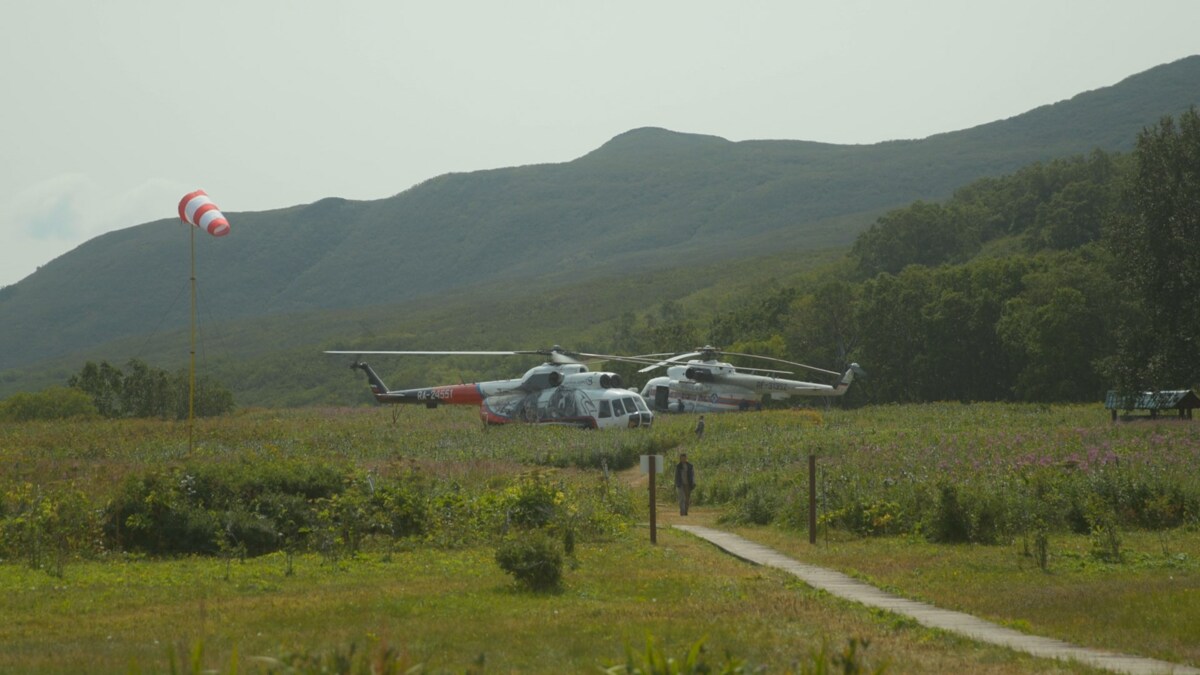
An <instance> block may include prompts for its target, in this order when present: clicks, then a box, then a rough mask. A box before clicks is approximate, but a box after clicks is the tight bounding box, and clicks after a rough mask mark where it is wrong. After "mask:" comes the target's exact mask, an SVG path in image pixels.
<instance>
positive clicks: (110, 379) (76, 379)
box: [67, 361, 125, 418]
mask: <svg viewBox="0 0 1200 675" xmlns="http://www.w3.org/2000/svg"><path fill="white" fill-rule="evenodd" d="M67 386H69V387H74V388H77V389H79V390H80V391H82V392H83V393H85V394H87V395H88V396H90V397H92V403H93V404H95V406H96V411H97V412H98V413H100V416H101V417H109V418H113V417H123V416H124V415H125V406H124V387H125V375H124V373H122V372H121V369H120V368H116V367H114V366H112V365H110V364H109V363H108V361H101V362H100V365H96V364H95V363H93V362H91V361H88V362H87V363H86V364H84V366H83V369H82V370H80V371H79V373H78V374H76V375H72V376H71V378H70V379H69V380H67Z"/></svg>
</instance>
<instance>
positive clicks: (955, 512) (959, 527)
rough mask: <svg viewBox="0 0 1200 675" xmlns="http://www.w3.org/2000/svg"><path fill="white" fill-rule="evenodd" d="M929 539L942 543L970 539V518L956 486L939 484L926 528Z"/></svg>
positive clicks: (960, 541)
mask: <svg viewBox="0 0 1200 675" xmlns="http://www.w3.org/2000/svg"><path fill="white" fill-rule="evenodd" d="M927 532H928V537H929V540H930V541H935V542H939V543H943V544H951V543H962V542H966V541H970V538H971V518H970V516H969V515H968V513H967V511H966V509H965V508H964V507H963V504H962V503H961V501H960V500H959V497H958V488H957V487H955V486H954V485H951V484H949V483H945V484H943V485H941V487H940V492H939V494H938V502H937V508H936V509H935V510H934V513H933V515H932V517H931V519H930V523H929V529H928V530H927Z"/></svg>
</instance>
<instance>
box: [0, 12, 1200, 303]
mask: <svg viewBox="0 0 1200 675" xmlns="http://www.w3.org/2000/svg"><path fill="white" fill-rule="evenodd" d="M1197 26H1200V2H1197V1H1196V0H1128V1H1127V0H1092V1H1082V0H1081V1H1078V2H1073V1H1065V0H1006V1H1005V2H996V1H992V2H988V3H986V4H985V3H982V2H976V1H972V0H908V1H906V2H885V1H882V0H880V1H877V2H865V1H853V0H850V1H844V0H820V1H817V0H788V1H774V0H764V1H756V0H741V1H739V2H706V1H704V0H690V1H662V2H660V1H655V0H641V1H626V0H585V1H578V2H576V1H573V0H545V1H542V2H535V1H528V0H503V1H501V0H494V1H490V2H484V1H482V0H480V1H474V2H453V1H443V2H429V1H426V2H420V3H418V2H406V1H402V0H339V1H338V2H321V3H318V2H297V1H284V0H270V1H268V0H213V1H209V2H202V3H201V2H190V3H183V2H173V1H171V0H144V1H141V0H105V1H103V2H101V1H99V0H96V1H90V0H78V1H66V0H0V102H2V103H0V120H2V122H0V236H2V237H3V240H4V243H3V245H2V246H0V286H2V285H5V284H11V283H15V282H16V281H18V280H20V279H22V278H24V277H25V276H27V275H28V274H30V273H32V272H33V271H34V270H35V269H36V267H37V266H39V265H42V264H44V263H46V262H48V261H49V260H51V259H53V258H55V257H57V256H59V255H62V254H63V253H66V252H67V251H69V250H71V249H72V248H74V247H76V246H78V245H79V244H81V243H83V242H84V241H86V240H88V239H90V238H92V237H95V236H97V235H99V234H102V233H104V232H107V231H110V230H114V229H119V228H124V227H129V226H132V225H136V224H139V223H143V222H147V221H150V220H155V219H158V218H166V217H172V216H173V215H174V214H175V208H176V204H177V203H178V201H179V198H180V197H181V196H183V194H184V193H186V192H188V191H190V190H193V189H196V188H198V187H199V188H203V189H205V190H207V191H208V193H209V194H210V195H211V196H212V197H213V199H214V200H215V201H216V202H217V204H219V205H220V206H221V208H222V209H223V210H224V211H226V212H230V211H259V210H265V209H271V208H277V207H284V206H291V205H294V204H303V203H308V202H312V201H316V200H318V199H321V198H323V197H330V196H338V197H346V198H350V199H377V198H382V197H387V196H390V195H393V194H395V193H397V192H400V191H403V190H405V189H407V188H408V187H410V186H412V185H414V184H416V183H419V182H421V181H422V180H425V179H427V178H431V177H433V176H437V175H440V174H443V173H446V172H450V171H472V170H476V169H487V168H495V167H504V166H517V165H522V164H534V163H546V162H565V161H569V160H572V159H574V158H576V157H579V156H580V155H583V154H585V153H587V152H589V151H591V150H593V149H595V148H597V147H599V146H600V145H602V144H603V143H604V142H606V141H608V140H609V139H610V138H612V137H613V136H616V135H618V134H620V133H623V132H625V131H628V130H630V129H633V128H636V127H643V126H659V127H665V128H668V129H672V130H675V131H683V132H693V133H704V134H713V135H716V136H721V137H724V138H728V139H730V140H746V139H765V138H787V139H801V140H814V141H825V142H830V143H873V142H877V141H881V140H888V139H896V138H923V137H925V136H929V135H931V134H934V133H940V132H944V131H952V130H956V129H963V128H968V127H972V126H975V125H978V124H983V123H986V122H991V121H995V120H998V119H1003V118H1006V117H1011V116H1013V115H1017V114H1020V113H1022V112H1025V111H1027V110H1030V109H1032V108H1035V107H1037V106H1039V105H1044V104H1048V103H1054V102H1056V101H1060V100H1063V99H1066V98H1070V97H1071V96H1074V95H1075V94H1078V93H1080V92H1083V91H1087V90H1090V89H1096V88H1098V87H1104V86H1108V85H1111V84H1115V83H1116V82H1118V81H1120V80H1121V79H1123V78H1125V77H1128V76H1129V75H1133V74H1135V73H1138V72H1141V71H1144V70H1147V69H1149V68H1151V67H1153V66H1156V65H1160V64H1163V63H1168V62H1171V61H1175V60H1177V59H1180V58H1183V57H1185V56H1189V55H1191V54H1193V53H1200V33H1197ZM231 236H234V237H236V236H237V223H236V221H235V222H234V223H233V233H232V234H231Z"/></svg>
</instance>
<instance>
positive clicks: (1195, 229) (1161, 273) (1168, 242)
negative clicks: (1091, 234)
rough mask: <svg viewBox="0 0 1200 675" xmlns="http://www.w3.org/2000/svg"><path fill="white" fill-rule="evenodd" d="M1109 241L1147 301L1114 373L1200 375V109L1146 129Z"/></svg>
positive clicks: (1126, 377)
mask: <svg viewBox="0 0 1200 675" xmlns="http://www.w3.org/2000/svg"><path fill="white" fill-rule="evenodd" d="M1134 162H1135V165H1136V166H1135V169H1134V175H1133V178H1132V179H1131V180H1130V183H1129V185H1128V187H1127V189H1126V190H1125V192H1124V195H1123V203H1122V206H1123V209H1122V212H1121V213H1119V214H1118V215H1117V216H1116V217H1115V218H1114V219H1113V220H1112V222H1111V225H1110V227H1109V228H1108V230H1107V237H1106V242H1107V245H1108V248H1109V250H1110V251H1111V252H1112V254H1113V256H1114V257H1115V259H1116V262H1117V270H1118V274H1119V275H1120V278H1121V280H1122V281H1124V282H1125V284H1126V288H1127V292H1128V293H1129V294H1131V295H1132V296H1133V297H1134V299H1135V300H1136V302H1137V304H1138V305H1139V306H1140V308H1141V314H1142V316H1141V317H1138V318H1137V319H1135V320H1133V321H1127V322H1125V323H1124V324H1123V325H1122V326H1121V328H1120V335H1119V347H1120V354H1119V355H1118V358H1117V359H1116V360H1115V365H1114V367H1113V369H1112V374H1113V376H1114V377H1115V379H1116V380H1117V383H1118V386H1119V387H1120V388H1122V389H1126V390H1140V389H1152V388H1159V387H1162V388H1171V387H1184V386H1192V385H1194V384H1196V383H1197V382H1200V359H1197V358H1196V354H1197V348H1198V347H1200V114H1198V113H1197V111H1196V109H1195V108H1194V107H1193V108H1191V109H1190V110H1188V111H1187V112H1185V113H1183V114H1182V115H1181V116H1180V118H1179V121H1178V123H1176V122H1175V121H1174V120H1172V119H1171V118H1170V117H1167V118H1164V119H1163V120H1162V121H1161V122H1160V123H1159V124H1158V125H1157V126H1154V127H1150V128H1147V129H1145V130H1144V131H1143V132H1142V133H1141V134H1140V135H1139V136H1138V141H1137V148H1136V149H1135V150H1134Z"/></svg>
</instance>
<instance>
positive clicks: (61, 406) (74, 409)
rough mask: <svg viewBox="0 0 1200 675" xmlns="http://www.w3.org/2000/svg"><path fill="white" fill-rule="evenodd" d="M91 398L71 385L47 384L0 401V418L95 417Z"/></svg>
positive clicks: (21, 419)
mask: <svg viewBox="0 0 1200 675" xmlns="http://www.w3.org/2000/svg"><path fill="white" fill-rule="evenodd" d="M98 415H99V413H98V412H97V411H96V406H95V404H94V403H92V397H90V396H88V395H87V394H85V393H83V392H82V391H80V390H78V389H75V388H72V387H50V388H48V389H44V390H42V391H39V392H35V393H28V392H19V393H16V394H13V395H12V396H9V397H8V398H6V399H4V400H3V401H0V420H7V421H10V422H26V421H30V420H61V419H70V418H73V417H96V416H98Z"/></svg>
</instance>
